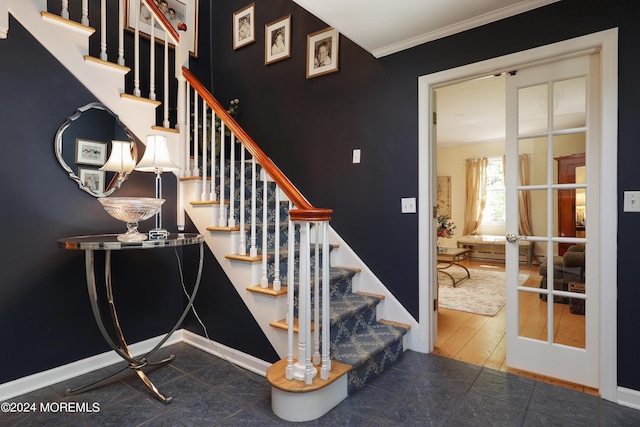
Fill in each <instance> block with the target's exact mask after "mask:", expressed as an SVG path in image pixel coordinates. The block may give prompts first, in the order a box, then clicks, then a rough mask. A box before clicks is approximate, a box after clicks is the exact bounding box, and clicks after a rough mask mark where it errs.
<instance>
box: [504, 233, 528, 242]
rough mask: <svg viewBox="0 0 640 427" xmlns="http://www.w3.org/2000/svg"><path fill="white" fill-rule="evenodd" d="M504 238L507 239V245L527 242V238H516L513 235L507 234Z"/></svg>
mask: <svg viewBox="0 0 640 427" xmlns="http://www.w3.org/2000/svg"><path fill="white" fill-rule="evenodd" d="M506 238H507V242H509V243H514V242H517V241H518V240H527V236H516V235H515V234H513V233H509V234H507V236H506Z"/></svg>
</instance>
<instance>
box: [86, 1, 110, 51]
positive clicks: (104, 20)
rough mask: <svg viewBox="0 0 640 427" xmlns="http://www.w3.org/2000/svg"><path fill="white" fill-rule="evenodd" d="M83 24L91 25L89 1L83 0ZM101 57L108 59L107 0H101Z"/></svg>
mask: <svg viewBox="0 0 640 427" xmlns="http://www.w3.org/2000/svg"><path fill="white" fill-rule="evenodd" d="M82 24H83V25H86V26H89V9H88V5H87V1H86V0H83V1H82ZM100 59H102V60H103V61H106V60H107V0H100Z"/></svg>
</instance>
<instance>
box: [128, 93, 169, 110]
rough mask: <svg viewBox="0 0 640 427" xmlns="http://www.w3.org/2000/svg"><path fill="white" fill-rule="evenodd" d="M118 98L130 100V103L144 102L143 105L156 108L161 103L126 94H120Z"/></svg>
mask: <svg viewBox="0 0 640 427" xmlns="http://www.w3.org/2000/svg"><path fill="white" fill-rule="evenodd" d="M120 98H122V99H128V100H131V101H138V102H144V103H147V104H153V105H155V106H156V107H157V106H159V105H160V104H162V102H160V101H156V100H153V99H149V98H143V97H141V96H135V95H131V94H128V93H121V94H120Z"/></svg>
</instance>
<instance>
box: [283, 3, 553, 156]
mask: <svg viewBox="0 0 640 427" xmlns="http://www.w3.org/2000/svg"><path fill="white" fill-rule="evenodd" d="M293 1H294V2H296V3H298V4H299V5H300V6H302V7H303V8H304V9H306V10H308V11H309V12H311V13H313V14H314V15H315V16H317V17H318V18H319V19H321V20H323V21H324V22H326V23H327V24H328V25H330V26H332V27H333V28H336V29H337V30H338V31H339V32H340V33H342V34H343V35H344V36H346V37H348V38H349V39H350V40H351V41H353V42H355V43H356V44H358V45H359V46H360V47H362V48H363V49H365V50H366V51H368V52H369V53H371V54H372V55H373V56H375V57H376V58H380V57H383V56H386V55H391V54H393V53H396V52H399V51H402V50H405V49H409V48H412V47H414V46H417V45H420V44H422V43H426V42H429V41H432V40H436V39H439V38H442V37H446V36H449V35H452V34H455V33H458V32H461V31H465V30H469V29H471V28H475V27H478V26H481V25H485V24H488V23H491V22H494V21H498V20H500V19H504V18H507V17H509V16H513V15H517V14H520V13H523V12H527V11H529V10H532V9H536V8H538V7H542V6H545V5H548V4H550V3H554V2H556V1H560V0H396V1H389V0H293ZM437 108H438V138H437V139H438V144H439V145H440V144H464V143H470V142H482V141H495V140H501V139H504V132H505V81H504V76H500V77H486V78H483V79H477V80H473V81H468V82H464V83H460V84H457V85H454V86H449V87H446V88H440V89H438V104H437Z"/></svg>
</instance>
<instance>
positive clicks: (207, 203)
mask: <svg viewBox="0 0 640 427" xmlns="http://www.w3.org/2000/svg"><path fill="white" fill-rule="evenodd" d="M189 204H190V205H191V206H213V205H219V204H220V200H193V201H191V202H189ZM225 204H229V202H225Z"/></svg>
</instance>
